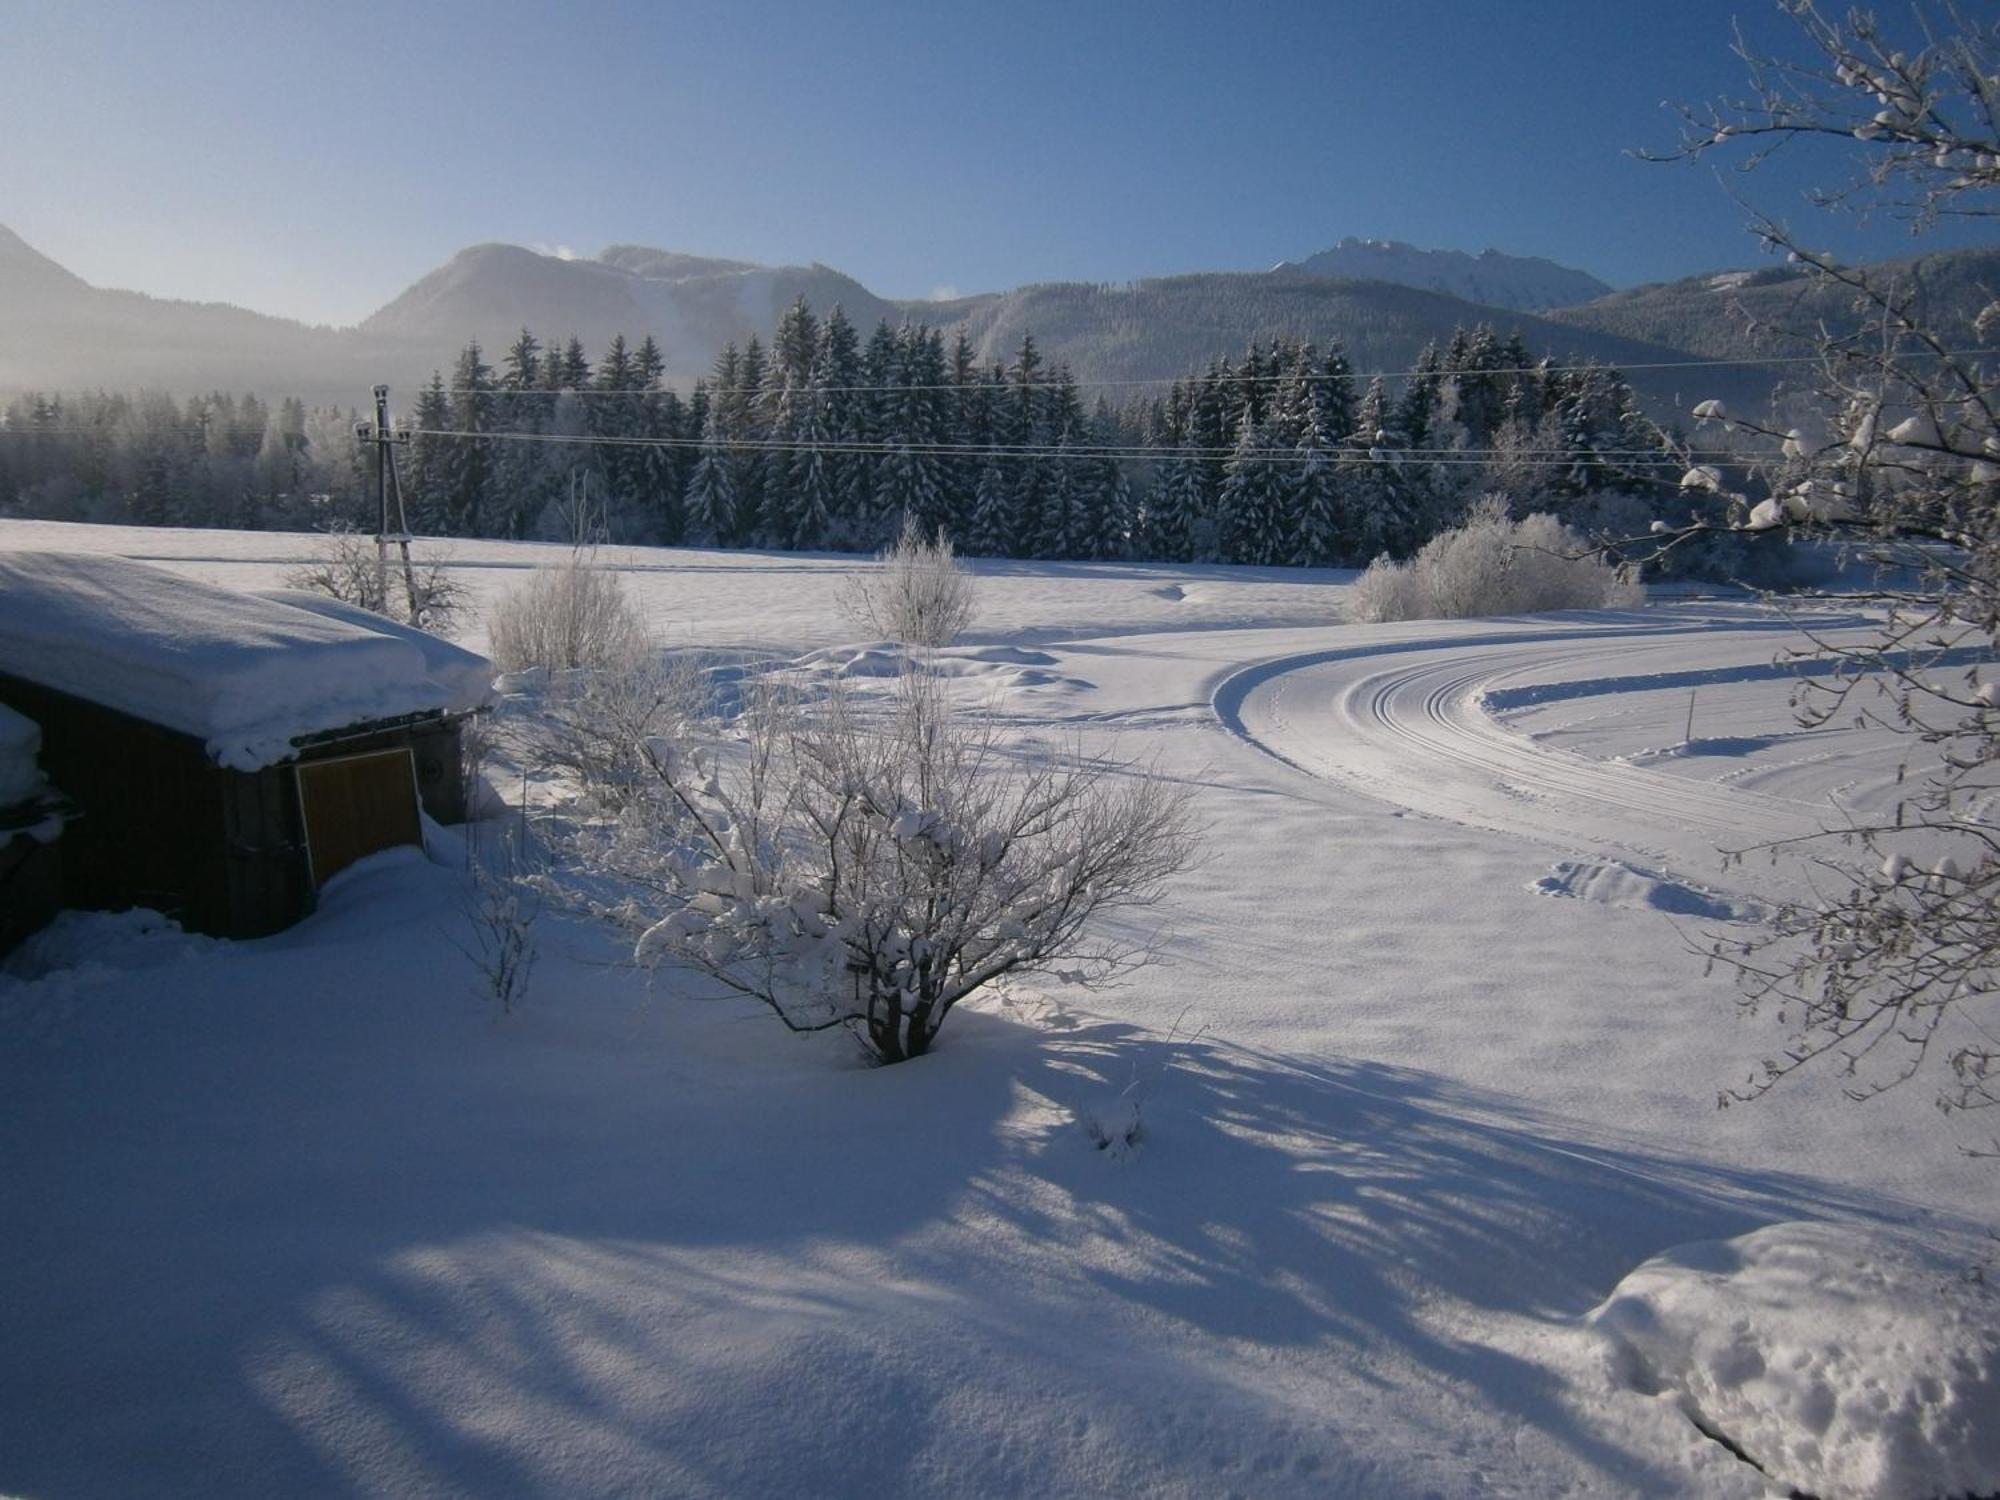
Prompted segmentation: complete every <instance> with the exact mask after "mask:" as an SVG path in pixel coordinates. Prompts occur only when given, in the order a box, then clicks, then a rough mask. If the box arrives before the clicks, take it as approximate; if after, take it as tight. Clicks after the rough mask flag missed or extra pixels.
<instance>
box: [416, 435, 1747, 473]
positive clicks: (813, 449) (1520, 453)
mask: <svg viewBox="0 0 2000 1500" xmlns="http://www.w3.org/2000/svg"><path fill="white" fill-rule="evenodd" d="M410 431H411V433H412V435H413V436H416V437H432V438H470V439H480V440H493V441H498V442H516V443H555V444H566V445H585V444H587V445H592V446H600V447H618V448H683V449H701V448H707V447H711V446H712V447H715V448H719V449H721V450H723V451H726V452H738V453H745V452H747V453H826V454H842V455H855V456H861V457H891V456H894V455H896V454H910V455H912V456H915V457H923V458H986V457H989V456H990V457H994V458H1008V459H1017V458H1018V459H1062V460H1081V459H1104V458H1111V459H1130V460H1135V461H1136V460H1140V459H1159V460H1166V459H1172V458H1202V459H1219V460H1227V459H1230V458H1234V457H1238V456H1241V457H1245V458H1256V459H1263V460H1267V461H1271V462H1291V463H1306V462H1309V461H1311V460H1312V459H1314V458H1315V457H1317V458H1319V459H1321V460H1323V461H1326V462H1329V463H1341V462H1347V463H1382V464H1400V463H1406V462H1407V463H1416V464H1442V465H1447V466H1451V465H1477V466H1480V467H1484V466H1486V465H1487V464H1488V463H1489V462H1490V461H1491V460H1492V459H1494V458H1500V459H1503V460H1504V459H1523V460H1526V459H1540V460H1542V461H1544V462H1547V463H1549V464H1551V465H1563V464H1576V463H1584V464H1590V463H1599V464H1602V465H1603V466H1605V467H1626V465H1623V464H1614V463H1612V462H1611V460H1614V459H1628V460H1632V461H1635V462H1638V461H1646V460H1653V461H1660V462H1669V463H1678V462H1680V460H1681V458H1682V455H1681V454H1679V453H1670V452H1667V451H1666V450H1664V449H1659V448H1602V449H1593V450H1591V452H1590V453H1589V454H1588V455H1579V454H1572V453H1569V452H1566V451H1559V450H1556V449H1499V448H1397V447H1394V446H1393V445H1391V444H1377V445H1374V446H1371V447H1370V448H1367V449H1362V450H1357V449H1352V448H1320V449H1316V450H1311V451H1307V452H1301V451H1299V450H1298V449H1297V448H1251V449H1243V450H1238V449H1236V448H1234V447H1230V448H1179V447H1175V448H1142V447H1134V446H1109V445H1096V446H1093V445H1065V446H1053V445H1046V444H977V443H898V442H888V441H844V440H834V441H828V442H819V443H814V442H786V441H783V440H780V439H775V438H760V439H751V440H745V441H742V442H731V441H726V440H725V441H722V442H719V443H714V444H711V443H710V442H709V440H707V439H705V438H675V437H621V436H615V435H612V434H608V433H607V434H590V433H576V434H569V433H558V432H508V431H488V432H473V431H470V430H455V429H449V428H439V427H417V428H412V429H410ZM1695 456H1698V457H1715V458H1721V459H1724V460H1725V461H1727V460H1728V459H1730V458H1732V457H1734V455H1730V454H1726V453H1721V452H1716V453H1708V452H1700V453H1697V454H1696V455H1695Z"/></svg>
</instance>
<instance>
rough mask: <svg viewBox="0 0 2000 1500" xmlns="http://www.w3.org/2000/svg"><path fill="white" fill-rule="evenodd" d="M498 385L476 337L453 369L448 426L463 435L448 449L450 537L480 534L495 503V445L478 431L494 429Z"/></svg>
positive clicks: (446, 502)
mask: <svg viewBox="0 0 2000 1500" xmlns="http://www.w3.org/2000/svg"><path fill="white" fill-rule="evenodd" d="M497 393H498V387H497V386H496V385H495V383H494V379H493V368H492V366H490V365H488V364H487V363H486V361H485V359H484V358H483V357H482V356H481V353H480V349H479V343H478V341H477V340H476V339H475V340H474V341H473V342H471V343H469V344H467V345H466V346H465V348H464V349H463V350H462V351H461V352H460V354H459V356H458V363H457V364H456V365H454V366H453V367H452V372H451V425H452V427H453V429H454V430H455V431H457V432H459V433H463V434H466V435H465V436H462V437H457V438H454V439H452V446H451V447H450V449H448V450H447V457H446V479H445V496H444V519H445V522H446V529H447V530H448V531H449V532H450V534H451V535H453V536H484V535H485V534H486V532H485V526H486V520H487V514H488V511H489V509H490V508H492V504H493V498H494V497H493V488H494V485H493V469H494V463H493V444H492V442H491V440H490V439H487V438H485V437H483V436H480V434H483V433H486V432H490V431H492V430H493V425H494V423H493V416H494V407H495V404H496V400H495V398H496V396H497Z"/></svg>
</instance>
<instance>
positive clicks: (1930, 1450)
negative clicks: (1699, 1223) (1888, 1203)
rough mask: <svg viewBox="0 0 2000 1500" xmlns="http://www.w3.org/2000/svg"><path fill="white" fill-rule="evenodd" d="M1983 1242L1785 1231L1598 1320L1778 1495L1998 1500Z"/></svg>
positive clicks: (1704, 1255) (1712, 1244) (1666, 1271)
mask: <svg viewBox="0 0 2000 1500" xmlns="http://www.w3.org/2000/svg"><path fill="white" fill-rule="evenodd" d="M1984 1253H1986V1249H1985V1247H1982V1246H1980V1245H1977V1244H1970V1243H1965V1242H1953V1241H1950V1240H1946V1241H1944V1242H1943V1243H1942V1244H1941V1245H1940V1244H1935V1243H1926V1244H1921V1245H1920V1244H1918V1243H1916V1242H1915V1241H1914V1240H1912V1239H1911V1238H1910V1237H1908V1236H1906V1235H1899V1234H1896V1233H1894V1232H1893V1231H1890V1230H1887V1229H1882V1228H1868V1227H1860V1226H1854V1225H1831V1224H1814V1223H1793V1224H1774V1225H1771V1226H1770V1227H1768V1228H1765V1229H1760V1230H1757V1231H1756V1232H1755V1233H1753V1234H1746V1235H1743V1236H1742V1237H1740V1238H1738V1239H1733V1240H1720V1241H1708V1242H1705V1243H1701V1244H1694V1245H1684V1246H1681V1247H1680V1248H1678V1249H1675V1250H1670V1251H1668V1252H1667V1253H1666V1254H1664V1255H1659V1256H1656V1257H1654V1258H1653V1259H1652V1260H1649V1261H1647V1262H1646V1263H1645V1264H1644V1265H1642V1266H1640V1267H1639V1269H1638V1270H1636V1271H1634V1272H1633V1273H1632V1274H1631V1275H1629V1276H1627V1277H1626V1278H1625V1279H1624V1280H1623V1281H1622V1282H1620V1283H1619V1284H1618V1288H1617V1290H1616V1291H1614V1292H1613V1293H1612V1294H1611V1296H1610V1298H1609V1299H1608V1300H1607V1301H1606V1302H1604V1303H1603V1305H1602V1306H1600V1307H1598V1308H1597V1309H1596V1310H1595V1311H1594V1312H1592V1313H1591V1314H1590V1319H1589V1321H1590V1322H1591V1323H1592V1324H1593V1325H1594V1326H1595V1327H1596V1328H1598V1329H1599V1330H1601V1331H1602V1332H1603V1333H1605V1334H1607V1335H1608V1336H1609V1337H1610V1338H1611V1339H1612V1340H1613V1341H1614V1343H1615V1344H1617V1345H1618V1346H1619V1348H1620V1350H1621V1352H1622V1354H1623V1356H1624V1360H1625V1364H1626V1371H1627V1374H1628V1376H1629V1378H1630V1379H1631V1381H1632V1383H1633V1384H1634V1385H1635V1386H1636V1387H1638V1388H1639V1389H1641V1390H1645V1391H1647V1392H1649V1393H1660V1394H1665V1395H1669V1396H1672V1397H1674V1398H1675V1399H1677V1400H1679V1401H1680V1402H1681V1403H1682V1404H1683V1405H1685V1406H1686V1407H1687V1408H1688V1410H1689V1415H1690V1416H1691V1417H1693V1418H1694V1419H1695V1420H1696V1422H1697V1423H1699V1424H1700V1425H1701V1426H1702V1427H1703V1429H1704V1430H1706V1431H1707V1432H1709V1434H1710V1435H1711V1436H1719V1437H1722V1438H1725V1439H1727V1440H1728V1441H1729V1442H1731V1443H1733V1444H1735V1445H1736V1447H1737V1448H1738V1449H1739V1450H1740V1451H1741V1452H1742V1453H1743V1454H1744V1455H1746V1456H1747V1457H1748V1458H1749V1459H1750V1460H1751V1461H1752V1462H1754V1463H1756V1464H1757V1465H1758V1466H1759V1467H1761V1468H1762V1469H1764V1471H1765V1472H1766V1473H1768V1474H1769V1475H1770V1476H1771V1478H1772V1479H1773V1480H1775V1481H1777V1482H1778V1483H1781V1484H1786V1485H1790V1486H1793V1487H1795V1488H1796V1489H1798V1490H1802V1491H1805V1492H1806V1493H1808V1494H1812V1495H1817V1496H1820V1497H1822V1500H1924V1497H1932V1496H1938V1497H1941V1496H1946V1495H1968V1494H1971V1495H1990V1494H1995V1493H2000V1291H1996V1289H1995V1288H1994V1287H1992V1286H1991V1285H1989V1284H1987V1283H1986V1282H1984V1281H1982V1280H1977V1279H1974V1278H1973V1277H1972V1276H1971V1275H1970V1274H1969V1270H1968V1268H1969V1267H1970V1266H1972V1265H1973V1264H1974V1263H1976V1262H1977V1261H1978V1260H1979V1258H1980V1257H1981V1256H1982V1255H1983V1254H1984Z"/></svg>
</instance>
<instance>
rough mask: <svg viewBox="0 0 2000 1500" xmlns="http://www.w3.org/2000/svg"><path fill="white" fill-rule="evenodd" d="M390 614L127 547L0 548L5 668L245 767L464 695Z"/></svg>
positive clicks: (441, 706) (0, 665)
mask: <svg viewBox="0 0 2000 1500" xmlns="http://www.w3.org/2000/svg"><path fill="white" fill-rule="evenodd" d="M387 625H389V622H388V621H382V622H380V626H370V627H368V628H363V627H362V626H360V625H356V624H353V623H351V622H350V621H347V620H344V619H336V618H331V617H329V616H328V615H327V614H325V613H323V612H319V611H312V612H308V611H307V610H304V609H299V608H296V607H294V606H292V605H290V604H281V603H278V602H275V601H273V600H271V599H263V598H258V597H256V596H255V595H251V594H241V593H236V592H233V591H231V590H228V589H220V588H214V587H210V586H209V585H206V584H200V583H195V582H192V581H190V580H189V579H186V578H183V577H180V576H178V575H176V574H173V573H168V572H165V571H163V570H161V569H158V568H151V567H147V566H146V565H145V564H143V563H135V562H130V561H127V560H126V559H123V558H117V557H105V556H85V555H82V554H71V553H60V552H4V551H0V670H5V671H8V672H12V673H14V674H16V675H18V676H21V677H25V678H28V679H30V680H31V681H34V682H39V683H41V684H43V685H44V686H46V687H52V688H55V689H57V690H59V691H61V692H65V693H70V694H73V695H75V696H77V697H80V698H87V699H89V700H91V701H93V702H96V703H101V704H103V705H105V706H106V707H109V708H115V709H118V710H121V711H122V712H125V713H128V714H132V715H134V716H135V717H138V718H142V719H147V720H150V721H152V722H153V723H156V724H161V725H164V726H166V727H167V728H169V729H177V730H180V731H181V732H183V733H185V734H190V735H193V736H195V737H196V738H198V739H200V740H202V741H204V742H205V743H206V745H207V747H208V752H209V754H210V755H211V756H213V757H214V758H215V760H216V761H217V762H218V763H220V764H222V765H224V766H228V767H230V768H232V769H235V770H240V771H254V770H258V769H261V768H262V767H264V766H267V765H272V764H275V763H277V762H278V761H281V760H284V759H286V758H288V757H289V756H290V755H291V754H292V753H293V745H292V741H293V740H294V739H296V738H298V737H299V736H302V735H308V734H314V733H317V732H320V731H323V730H329V729H342V728H346V727H347V726H349V725H351V724H360V723H366V722H368V721H370V720H375V719H386V718H394V717H397V716H400V715H403V714H413V713H427V712H434V711H439V710H448V709H451V708H453V707H456V706H458V704H459V701H460V699H459V693H458V689H457V688H455V687H454V686H449V685H447V684H446V683H443V682H440V681H439V680H437V679H436V678H435V677H434V676H433V675H432V661H431V658H430V656H429V655H427V653H426V651H425V649H423V648H421V647H419V646H417V645H414V644H412V643H411V642H410V641H408V640H406V639H402V638H399V637H398V636H397V635H396V634H395V633H394V632H393V628H391V629H383V628H380V627H381V626H387Z"/></svg>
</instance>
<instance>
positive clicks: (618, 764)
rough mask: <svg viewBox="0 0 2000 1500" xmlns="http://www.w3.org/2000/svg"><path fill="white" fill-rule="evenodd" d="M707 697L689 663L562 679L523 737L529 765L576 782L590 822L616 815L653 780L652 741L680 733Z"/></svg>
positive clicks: (650, 663) (649, 663)
mask: <svg viewBox="0 0 2000 1500" xmlns="http://www.w3.org/2000/svg"><path fill="white" fill-rule="evenodd" d="M706 697H707V692H706V688H705V686H704V683H703V680H702V674H701V671H700V669H699V668H698V667H697V666H696V665H695V664H694V663H692V662H691V661H689V660H687V659H686V658H678V657H677V658H674V659H672V660H669V661H665V662H661V661H656V660H645V661H641V662H638V663H635V664H633V665H631V666H628V667H624V668H619V669H610V670H591V669H589V668H578V669H576V670H574V671H569V672H560V673H556V674H554V675H553V676H552V677H551V678H550V680H549V683H548V686H547V688H546V689H545V691H544V692H543V694H542V697H541V700H540V702H539V704H538V705H537V708H538V712H536V713H535V714H534V716H533V717H532V718H530V719H528V720H527V721H525V723H524V724H523V725H522V726H521V728H520V729H519V731H518V734H519V737H520V740H521V743H522V748H523V750H524V752H525V754H524V760H525V761H526V763H528V764H529V765H532V766H533V767H534V768H535V769H536V770H538V771H544V772H550V771H552V772H555V773H557V774H559V775H563V776H566V777H568V778H569V780H570V781H571V783H572V784H573V785H574V786H575V788H576V790H577V794H578V798H579V801H580V803H581V811H583V812H584V813H585V814H586V815H596V814H613V815H615V814H617V813H619V812H621V811H622V810H623V809H624V808H625V807H626V806H627V805H628V804H629V803H630V802H631V801H632V799H633V798H634V797H635V796H637V795H640V794H641V793H642V792H643V791H644V789H645V788H646V786H647V785H648V784H649V783H650V782H651V780H652V772H651V766H650V763H649V761H648V760H647V758H646V750H645V746H646V744H647V742H648V741H651V740H654V739H658V738H660V737H661V736H665V735H671V734H675V733H678V732H679V731H680V730H681V728H682V726H683V725H685V724H686V723H687V722H688V721H690V720H691V719H694V718H696V717H698V716H699V715H700V713H701V712H702V709H703V706H704V704H705V701H706Z"/></svg>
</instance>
